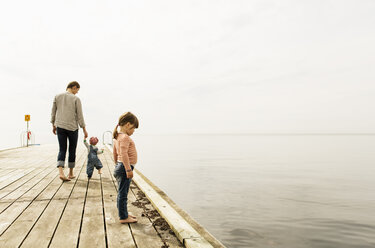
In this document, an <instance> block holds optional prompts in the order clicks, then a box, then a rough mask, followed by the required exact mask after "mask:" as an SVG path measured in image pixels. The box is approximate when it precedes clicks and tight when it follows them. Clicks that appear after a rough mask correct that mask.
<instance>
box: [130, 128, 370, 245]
mask: <svg viewBox="0 0 375 248" xmlns="http://www.w3.org/2000/svg"><path fill="white" fill-rule="evenodd" d="M134 140H135V142H136V144H137V148H138V152H139V163H138V165H137V168H138V169H139V170H140V171H141V172H143V173H144V174H145V175H146V176H147V177H148V178H150V179H151V180H152V181H153V182H154V183H155V184H156V185H158V186H159V187H160V188H161V189H162V190H164V191H165V192H166V193H167V194H168V195H169V196H170V197H171V198H172V199H173V200H174V201H175V202H176V203H177V204H178V205H179V206H180V207H182V208H183V209H184V210H186V211H187V212H188V213H189V214H190V215H191V216H192V217H193V218H195V219H196V220H197V221H198V222H199V223H201V224H202V225H203V226H204V227H206V228H207V229H208V230H209V231H210V232H211V233H212V234H213V235H214V236H215V237H217V238H218V239H219V240H220V241H221V242H222V243H223V244H224V245H226V246H227V247H259V248H260V247H262V248H264V247H287V248H291V247H292V248H293V247H298V248H300V247H301V248H304V247H319V248H322V247H340V248H345V247H350V248H353V247H358V248H359V247H360V248H366V247H372V248H373V247H375V146H374V144H375V136H371V135H369V136H365V135H358V136H355V135H279V136H277V135H233V136H231V135H180V136H140V135H139V136H138V135H135V136H134Z"/></svg>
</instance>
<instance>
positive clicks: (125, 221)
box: [120, 216, 137, 224]
mask: <svg viewBox="0 0 375 248" xmlns="http://www.w3.org/2000/svg"><path fill="white" fill-rule="evenodd" d="M120 223H121V224H128V223H137V220H136V219H133V218H132V217H130V216H129V217H128V218H126V219H124V220H120Z"/></svg>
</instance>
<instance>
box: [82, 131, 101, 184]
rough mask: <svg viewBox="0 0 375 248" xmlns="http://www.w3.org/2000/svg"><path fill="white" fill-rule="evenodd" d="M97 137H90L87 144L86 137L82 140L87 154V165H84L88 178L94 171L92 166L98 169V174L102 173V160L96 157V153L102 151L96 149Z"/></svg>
mask: <svg viewBox="0 0 375 248" xmlns="http://www.w3.org/2000/svg"><path fill="white" fill-rule="evenodd" d="M98 141H99V140H98V138H97V137H91V138H90V140H89V142H90V145H89V144H87V141H86V139H84V140H83V143H84V144H85V146H86V147H87V151H88V155H87V166H86V173H87V177H88V179H90V178H91V177H92V173H93V171H94V167H95V168H96V169H97V170H98V173H99V174H102V172H101V169H102V168H103V165H102V162H101V161H100V159H99V158H98V154H101V153H103V152H104V150H103V149H100V150H99V149H98V148H97V147H96V146H95V145H96V144H97V143H98Z"/></svg>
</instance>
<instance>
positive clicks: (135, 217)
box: [128, 214, 137, 219]
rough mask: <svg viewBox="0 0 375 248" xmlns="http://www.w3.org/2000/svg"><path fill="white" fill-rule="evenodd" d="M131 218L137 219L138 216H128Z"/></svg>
mask: <svg viewBox="0 0 375 248" xmlns="http://www.w3.org/2000/svg"><path fill="white" fill-rule="evenodd" d="M128 216H129V217H131V218H133V219H137V216H134V215H132V214H128Z"/></svg>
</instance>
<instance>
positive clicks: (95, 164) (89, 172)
mask: <svg viewBox="0 0 375 248" xmlns="http://www.w3.org/2000/svg"><path fill="white" fill-rule="evenodd" d="M94 167H95V168H96V169H97V170H99V169H101V168H103V165H102V162H101V161H100V160H99V159H98V158H96V159H94V160H88V162H87V166H86V173H87V176H88V177H89V178H91V177H92V173H93V172H94Z"/></svg>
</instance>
